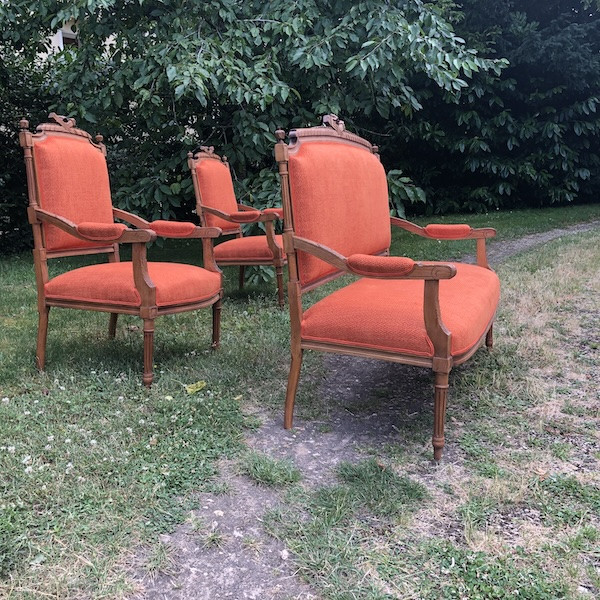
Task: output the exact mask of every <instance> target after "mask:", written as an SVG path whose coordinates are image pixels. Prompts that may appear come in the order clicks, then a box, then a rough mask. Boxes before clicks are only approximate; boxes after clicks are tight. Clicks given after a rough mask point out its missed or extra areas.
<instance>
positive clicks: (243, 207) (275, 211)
mask: <svg viewBox="0 0 600 600" xmlns="http://www.w3.org/2000/svg"><path fill="white" fill-rule="evenodd" d="M238 209H239V210H240V211H253V212H256V211H258V212H260V214H261V217H263V216H264V215H275V220H277V219H282V220H283V208H276V207H273V208H263V209H262V210H258V209H256V208H254V207H253V206H248V205H247V204H239V203H238ZM258 220H259V221H268V220H270V219H263V218H260V219H258Z"/></svg>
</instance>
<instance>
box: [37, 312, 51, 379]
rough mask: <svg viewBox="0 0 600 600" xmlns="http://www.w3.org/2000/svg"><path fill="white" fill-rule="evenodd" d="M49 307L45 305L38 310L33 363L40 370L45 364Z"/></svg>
mask: <svg viewBox="0 0 600 600" xmlns="http://www.w3.org/2000/svg"><path fill="white" fill-rule="evenodd" d="M49 313H50V307H49V306H46V307H45V308H43V309H42V310H40V311H39V319H38V337H37V348H36V352H35V364H36V366H37V368H38V369H39V370H40V371H43V370H44V365H45V364H46V340H47V338H48V315H49Z"/></svg>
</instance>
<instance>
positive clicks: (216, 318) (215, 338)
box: [210, 300, 222, 350]
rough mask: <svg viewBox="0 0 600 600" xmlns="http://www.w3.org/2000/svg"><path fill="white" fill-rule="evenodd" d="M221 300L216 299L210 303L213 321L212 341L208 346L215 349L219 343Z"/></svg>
mask: <svg viewBox="0 0 600 600" xmlns="http://www.w3.org/2000/svg"><path fill="white" fill-rule="evenodd" d="M221 302H222V301H221V300H217V302H215V303H214V304H213V305H212V313H213V323H212V343H211V345H210V347H211V348H212V349H213V350H216V349H217V348H218V347H219V346H220V344H221Z"/></svg>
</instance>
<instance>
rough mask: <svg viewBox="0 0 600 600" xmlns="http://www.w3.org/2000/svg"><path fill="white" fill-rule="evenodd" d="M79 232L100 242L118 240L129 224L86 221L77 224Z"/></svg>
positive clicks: (76, 227)
mask: <svg viewBox="0 0 600 600" xmlns="http://www.w3.org/2000/svg"><path fill="white" fill-rule="evenodd" d="M75 229H77V233H78V234H79V235H81V236H83V237H84V238H86V239H88V240H94V241H98V242H116V241H117V240H118V239H119V238H120V237H121V235H122V234H123V232H124V231H126V230H127V225H123V223H92V222H90V221H84V222H82V223H79V224H78V225H76V226H75Z"/></svg>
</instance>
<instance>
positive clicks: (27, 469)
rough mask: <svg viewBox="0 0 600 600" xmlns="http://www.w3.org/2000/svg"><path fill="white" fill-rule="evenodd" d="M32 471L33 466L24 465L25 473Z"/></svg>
mask: <svg viewBox="0 0 600 600" xmlns="http://www.w3.org/2000/svg"><path fill="white" fill-rule="evenodd" d="M32 471H33V467H32V466H29V467H25V473H31V472H32Z"/></svg>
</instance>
